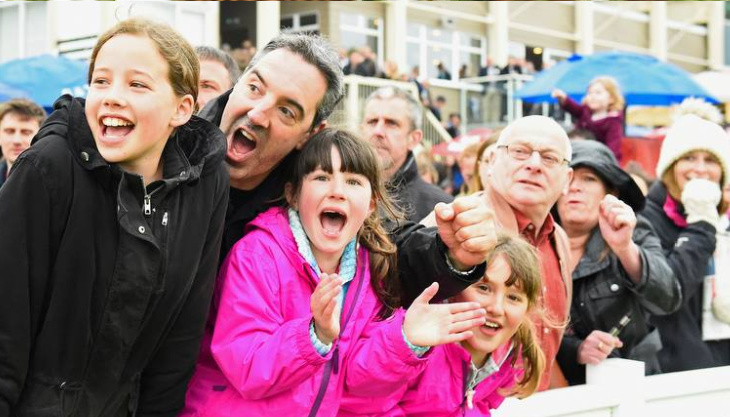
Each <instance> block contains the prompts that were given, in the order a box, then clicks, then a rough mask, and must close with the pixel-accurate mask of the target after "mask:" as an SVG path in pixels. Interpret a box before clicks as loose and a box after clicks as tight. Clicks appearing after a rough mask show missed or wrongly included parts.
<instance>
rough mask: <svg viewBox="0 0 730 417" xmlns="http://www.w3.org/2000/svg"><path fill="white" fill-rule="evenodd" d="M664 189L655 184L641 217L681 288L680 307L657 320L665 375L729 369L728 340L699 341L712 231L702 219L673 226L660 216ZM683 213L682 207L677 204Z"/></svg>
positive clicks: (663, 214)
mask: <svg viewBox="0 0 730 417" xmlns="http://www.w3.org/2000/svg"><path fill="white" fill-rule="evenodd" d="M666 199H667V189H666V188H665V186H664V185H663V184H662V183H661V182H656V183H655V184H654V185H653V186H652V187H651V189H650V190H649V195H648V196H647V200H646V207H645V208H644V211H643V212H642V215H643V216H644V217H646V218H647V219H648V220H649V222H650V223H651V225H652V227H653V228H654V231H655V232H656V234H657V236H658V237H659V240H660V241H661V243H662V248H663V250H664V255H665V256H666V257H667V261H668V262H669V266H670V267H671V268H672V271H674V274H675V275H676V277H677V278H678V279H679V282H680V284H681V286H682V306H681V307H680V308H679V310H678V311H677V312H676V313H673V314H670V315H668V316H662V317H655V318H654V319H653V320H654V323H655V324H656V326H657V327H658V328H659V334H660V335H661V338H662V344H663V345H664V347H663V349H662V350H661V351H660V352H659V363H660V365H661V367H662V371H663V372H677V371H688V370H692V369H701V368H710V367H714V366H725V365H730V340H721V341H714V342H713V341H708V342H703V341H702V289H703V282H704V277H705V275H706V273H707V268H708V263H709V260H710V257H711V256H712V255H713V253H714V252H715V228H714V227H713V226H712V225H711V224H709V223H707V222H704V221H700V222H696V223H690V224H688V225H687V227H685V228H681V227H679V226H677V225H676V224H675V223H674V222H673V221H672V220H671V219H670V218H669V216H667V214H666V213H665V212H664V203H665V202H666ZM678 204H679V208H680V210H681V212H682V213H683V211H684V208H683V207H682V206H681V204H680V203H678Z"/></svg>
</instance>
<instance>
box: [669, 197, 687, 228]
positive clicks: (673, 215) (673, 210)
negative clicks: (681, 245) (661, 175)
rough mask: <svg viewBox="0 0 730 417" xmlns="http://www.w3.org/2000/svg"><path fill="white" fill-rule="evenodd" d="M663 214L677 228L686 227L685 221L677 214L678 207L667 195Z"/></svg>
mask: <svg viewBox="0 0 730 417" xmlns="http://www.w3.org/2000/svg"><path fill="white" fill-rule="evenodd" d="M664 213H665V214H666V215H667V217H669V218H670V219H671V220H672V222H674V224H676V225H677V226H678V227H681V228H683V229H684V228H685V227H687V219H686V218H685V217H684V216H683V215H682V214H680V213H679V206H678V205H677V202H676V201H674V199H673V198H672V197H671V196H670V195H669V194H667V200H666V201H665V202H664Z"/></svg>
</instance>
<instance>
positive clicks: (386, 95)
mask: <svg viewBox="0 0 730 417" xmlns="http://www.w3.org/2000/svg"><path fill="white" fill-rule="evenodd" d="M393 98H399V99H401V100H403V101H404V102H405V103H406V106H408V114H409V115H410V119H411V120H410V121H411V131H413V130H416V129H421V126H423V113H422V111H421V106H420V105H419V103H418V101H416V99H415V98H414V97H413V94H411V93H410V92H408V91H407V90H404V89H402V88H399V87H394V86H387V87H380V88H378V89H377V90H375V91H373V92H372V93H371V94H370V95H369V96H368V98H367V100H365V106H367V105H368V103H370V101H371V100H390V99H393Z"/></svg>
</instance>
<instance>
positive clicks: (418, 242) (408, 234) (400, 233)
mask: <svg viewBox="0 0 730 417" xmlns="http://www.w3.org/2000/svg"><path fill="white" fill-rule="evenodd" d="M230 93H231V91H228V92H227V93H224V94H223V95H221V96H220V97H218V98H217V99H216V100H212V101H211V102H209V103H208V105H207V106H206V107H205V109H203V111H202V112H201V114H200V116H201V117H203V118H205V119H207V120H209V121H211V122H212V123H213V124H215V125H216V126H220V122H221V117H222V115H223V109H224V108H225V106H226V103H227V102H228V96H229V95H230ZM296 156H297V154H296V152H293V153H292V154H290V155H289V156H287V157H286V158H285V159H284V161H283V162H282V163H280V164H279V165H278V166H277V167H276V168H275V169H274V170H273V171H272V172H271V173H270V174H269V176H268V177H267V178H266V179H265V180H264V182H262V183H261V184H260V185H259V186H257V187H256V188H255V189H253V190H251V191H241V190H237V189H235V188H233V187H231V198H230V200H229V204H228V212H227V213H226V226H225V231H224V236H223V245H222V246H221V255H222V256H221V261H222V258H223V257H225V254H227V253H228V251H229V250H230V249H231V247H233V245H234V244H235V243H236V242H237V241H238V240H239V239H241V237H243V230H244V227H245V226H246V224H248V222H250V221H251V220H253V219H254V218H255V217H256V216H257V215H258V214H259V213H261V212H263V211H265V210H266V209H268V208H269V207H271V206H273V205H276V204H283V198H282V197H283V195H284V185H285V183H286V181H287V179H288V178H290V177H289V170H290V169H291V165H292V163H293V161H294V158H296ZM391 223H394V222H388V224H389V225H390V224H391ZM390 229H391V232H390V237H391V239H393V241H394V242H395V243H396V244H397V246H398V270H399V276H400V285H401V303H402V304H404V305H406V306H408V305H410V303H411V302H412V301H413V300H414V299H415V298H416V297H417V296H418V295H419V294H420V293H421V292H422V291H423V290H424V289H425V288H426V287H428V286H429V285H430V284H431V283H432V282H434V281H436V282H438V283H439V293H438V295H437V297H436V298H437V299H444V298H446V297H450V296H452V295H455V294H458V293H459V292H461V291H462V290H463V289H464V288H466V287H468V286H469V285H471V284H472V283H474V282H476V281H477V280H478V279H479V278H480V277H481V276H482V275H483V274H484V271H485V269H486V264H485V263H482V264H481V265H479V266H478V267H476V268H474V269H473V270H472V271H471V273H469V274H468V275H464V276H462V275H460V274H457V273H454V272H453V271H452V270H451V269H450V268H449V266H448V265H447V264H446V247H445V245H444V244H443V242H442V241H441V238H440V237H439V236H438V232H437V229H436V228H424V227H423V226H422V225H419V224H414V223H411V222H400V223H399V224H397V225H394V226H393V227H391V228H390Z"/></svg>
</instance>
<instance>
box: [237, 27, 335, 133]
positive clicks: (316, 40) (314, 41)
mask: <svg viewBox="0 0 730 417" xmlns="http://www.w3.org/2000/svg"><path fill="white" fill-rule="evenodd" d="M282 48H283V49H286V50H288V51H290V52H293V53H295V54H297V55H299V56H300V57H302V59H304V61H306V62H307V63H309V64H311V65H312V66H314V67H315V68H317V70H319V72H320V73H321V74H322V76H323V77H324V79H325V81H326V82H327V91H325V93H324V98H322V101H321V102H320V103H319V105H318V106H317V112H316V113H315V114H314V120H313V121H312V126H311V127H310V130H311V129H314V128H315V127H316V126H319V124H320V123H322V122H323V121H325V120H327V118H328V117H329V116H330V115H331V114H332V112H333V111H334V110H335V106H337V103H338V102H339V101H340V99H341V98H342V96H343V95H344V92H345V86H344V74H343V73H342V68H340V58H339V55H338V53H337V50H336V49H335V47H334V46H333V45H332V43H330V42H329V41H328V40H326V39H325V38H323V37H321V36H319V35H310V34H306V33H282V34H279V35H277V36H276V37H274V38H273V39H272V40H270V41H269V43H267V44H266V46H265V47H264V48H263V49H261V50H260V51H259V52H258V53H257V54H256V55H254V57H253V58H252V59H251V62H250V63H249V64H248V66H247V67H246V69H245V70H244V73H247V72H248V71H250V70H251V69H252V68H253V67H255V66H256V64H257V63H258V62H259V61H260V60H261V58H263V57H264V56H266V54H268V53H269V52H271V51H275V50H277V49H282Z"/></svg>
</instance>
